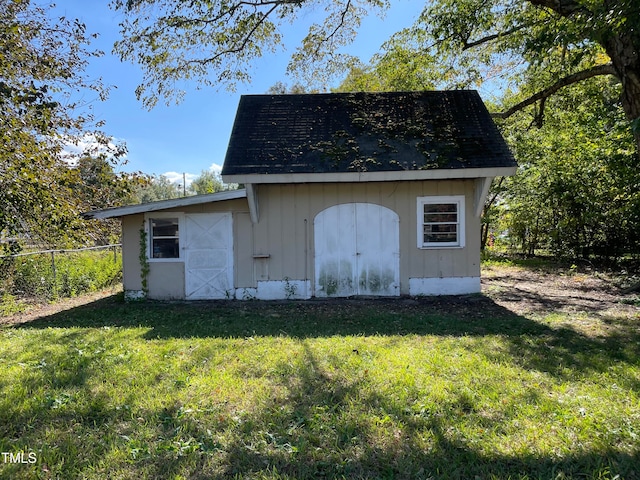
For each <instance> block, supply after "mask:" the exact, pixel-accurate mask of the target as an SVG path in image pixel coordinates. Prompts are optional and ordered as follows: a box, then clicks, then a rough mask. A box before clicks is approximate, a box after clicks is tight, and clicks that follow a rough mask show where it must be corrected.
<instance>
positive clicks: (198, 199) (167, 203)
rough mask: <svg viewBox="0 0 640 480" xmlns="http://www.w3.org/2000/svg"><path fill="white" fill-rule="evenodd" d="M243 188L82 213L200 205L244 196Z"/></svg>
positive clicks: (108, 213) (127, 212)
mask: <svg viewBox="0 0 640 480" xmlns="http://www.w3.org/2000/svg"><path fill="white" fill-rule="evenodd" d="M246 197H247V192H246V190H245V189H238V190H228V191H225V192H216V193H207V194H205V195H193V196H190V197H181V198H172V199H170V200H159V201H157V202H149V203H140V204H136V205H126V206H124V207H115V208H105V209H103V210H93V211H91V212H85V213H83V214H82V217H83V218H86V219H93V218H95V219H100V220H102V219H107V218H116V217H124V216H127V215H135V214H138V213H147V212H156V211H159V210H167V209H169V208H176V207H187V206H190V205H201V204H203V203H210V202H222V201H225V200H235V199H238V198H246Z"/></svg>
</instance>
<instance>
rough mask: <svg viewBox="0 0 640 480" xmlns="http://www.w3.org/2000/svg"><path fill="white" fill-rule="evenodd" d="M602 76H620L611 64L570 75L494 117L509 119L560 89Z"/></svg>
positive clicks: (495, 114)
mask: <svg viewBox="0 0 640 480" xmlns="http://www.w3.org/2000/svg"><path fill="white" fill-rule="evenodd" d="M600 75H616V76H617V75H618V74H617V72H616V70H615V69H614V68H613V65H612V64H611V63H607V64H605V65H598V66H596V67H592V68H588V69H587V70H583V71H581V72H577V73H573V74H571V75H568V76H566V77H564V78H561V79H560V80H558V81H557V82H556V83H554V84H553V85H551V86H550V87H547V88H545V89H544V90H542V91H540V92H538V93H536V94H535V95H532V96H530V97H529V98H527V99H526V100H523V101H522V102H520V103H518V104H516V105H514V106H513V107H511V108H509V109H508V110H506V111H504V112H500V113H494V114H492V117H494V118H501V119H505V118H509V117H510V116H511V115H513V114H514V113H516V112H518V111H520V110H522V109H523V108H525V107H527V106H529V105H531V104H533V103H535V102H537V101H538V100H543V99H547V98H549V97H550V96H551V95H553V94H554V93H556V92H557V91H558V90H560V89H562V88H564V87H566V86H569V85H572V84H574V83H578V82H581V81H583V80H586V79H588V78H592V77H597V76H600Z"/></svg>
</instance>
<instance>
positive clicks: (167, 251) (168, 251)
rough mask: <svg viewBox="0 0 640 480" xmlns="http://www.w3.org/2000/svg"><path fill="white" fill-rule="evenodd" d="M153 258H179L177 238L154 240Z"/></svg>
mask: <svg viewBox="0 0 640 480" xmlns="http://www.w3.org/2000/svg"><path fill="white" fill-rule="evenodd" d="M152 256H153V258H180V244H179V241H178V239H177V238H154V239H153V248H152Z"/></svg>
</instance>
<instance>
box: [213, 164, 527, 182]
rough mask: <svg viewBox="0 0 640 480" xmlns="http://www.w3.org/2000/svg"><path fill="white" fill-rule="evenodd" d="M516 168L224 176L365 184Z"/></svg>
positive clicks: (480, 175)
mask: <svg viewBox="0 0 640 480" xmlns="http://www.w3.org/2000/svg"><path fill="white" fill-rule="evenodd" d="M516 170H517V167H515V166H514V167H490V168H489V167H485V168H449V169H428V170H401V171H394V172H329V173H274V174H269V175H263V174H259V173H250V174H242V175H237V174H236V175H222V179H223V180H224V181H225V182H228V183H244V184H245V185H246V184H272V183H283V184H284V183H286V184H290V183H363V182H396V181H405V180H406V181H413V180H457V179H470V178H473V179H475V178H486V177H503V176H510V175H515V173H516Z"/></svg>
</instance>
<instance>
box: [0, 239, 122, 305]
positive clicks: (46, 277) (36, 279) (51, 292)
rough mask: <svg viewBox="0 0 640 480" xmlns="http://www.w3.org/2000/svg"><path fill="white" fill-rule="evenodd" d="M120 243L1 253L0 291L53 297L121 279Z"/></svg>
mask: <svg viewBox="0 0 640 480" xmlns="http://www.w3.org/2000/svg"><path fill="white" fill-rule="evenodd" d="M121 248H122V247H121V245H120V244H112V245H103V246H98V247H85V248H77V249H56V250H42V251H37V252H26V253H17V254H13V255H4V256H0V295H1V296H2V297H3V298H4V297H6V296H13V297H18V298H29V297H31V298H37V299H40V300H53V299H56V298H59V297H73V296H76V295H81V294H83V293H87V292H92V291H97V290H100V289H102V288H105V287H108V286H110V285H113V284H116V283H118V282H120V281H121V280H122V255H121Z"/></svg>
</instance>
